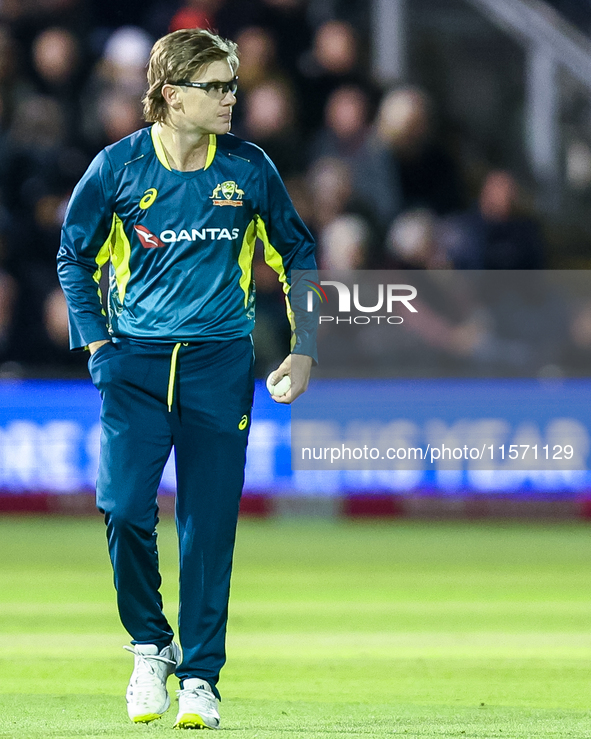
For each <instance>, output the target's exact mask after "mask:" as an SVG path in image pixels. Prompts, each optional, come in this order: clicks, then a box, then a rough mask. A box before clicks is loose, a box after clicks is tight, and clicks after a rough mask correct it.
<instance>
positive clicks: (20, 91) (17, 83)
mask: <svg viewBox="0 0 591 739" xmlns="http://www.w3.org/2000/svg"><path fill="white" fill-rule="evenodd" d="M18 57H19V46H18V44H17V42H16V41H15V40H14V38H13V37H12V35H11V33H10V30H9V28H8V26H6V25H0V129H1V130H2V131H6V129H7V128H8V127H9V126H10V122H11V120H12V115H13V113H14V108H15V107H16V105H17V103H18V101H19V100H21V99H22V97H23V96H24V95H25V94H28V93H30V92H31V86H30V84H29V83H28V82H27V81H26V80H25V79H23V77H22V75H21V74H20V70H19V64H18Z"/></svg>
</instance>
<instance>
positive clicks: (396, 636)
mask: <svg viewBox="0 0 591 739" xmlns="http://www.w3.org/2000/svg"><path fill="white" fill-rule="evenodd" d="M159 538H160V547H161V561H162V569H163V576H164V588H163V595H164V599H165V604H166V609H167V611H168V612H169V615H170V618H171V619H173V620H174V613H175V598H176V577H177V576H176V541H175V536H174V530H173V525H172V522H170V521H164V522H163V523H162V524H161V526H160V537H159ZM590 586H591V531H590V530H589V528H587V527H586V526H585V525H584V524H573V525H565V524H558V525H555V526H552V525H546V526H540V525H536V526H527V525H517V524H512V525H503V526H496V525H493V524H487V525H478V524H467V523H458V524H428V525H425V524H412V523H394V524H382V523H378V524H374V523H354V522H349V523H346V522H345V523H342V522H340V523H335V522H326V523H324V522H308V523H306V522H291V523H290V522H285V523H281V522H273V521H267V522H250V521H246V522H242V523H241V524H240V528H239V534H238V545H237V552H236V561H235V572H234V579H233V586H232V602H231V618H230V624H229V637H228V657H229V661H228V665H227V667H226V668H225V670H224V673H223V676H222V681H221V684H220V688H221V690H222V693H223V696H224V701H223V703H222V720H223V726H224V729H225V731H226V732H227V733H229V734H233V735H235V736H236V737H240V739H242V738H244V739H251V738H254V737H260V738H261V739H262V738H265V739H271V738H275V737H286V738H287V737H289V738H290V739H296V738H298V737H306V738H307V739H310V738H316V737H318V738H320V737H322V738H323V739H338V738H340V737H345V736H346V737H351V736H374V737H382V736H384V737H386V736H393V735H396V736H409V737H431V736H433V737H445V736H449V737H455V736H457V737H519V738H522V737H523V738H524V739H526V738H527V739H531V738H532V737H536V738H537V737H567V736H572V737H591V712H590V711H589V710H588V709H589V707H590V706H591V628H590V627H591V587H590ZM126 641H127V636H126V634H125V633H124V632H123V630H122V628H121V626H120V625H119V622H118V618H117V615H116V612H115V605H114V593H113V590H112V584H111V573H110V569H109V564H108V559H107V554H106V546H105V543H104V532H103V526H102V521H101V520H100V518H98V517H97V518H96V519H86V520H76V519H55V518H46V519H30V518H4V519H0V739H1V738H3V737H14V738H15V739H17V738H18V739H21V737H22V738H23V739H27V738H28V737H31V739H37V738H38V737H39V738H41V737H56V738H57V737H95V736H105V737H126V736H131V735H136V736H137V735H138V732H139V733H140V734H141V735H142V736H144V735H147V734H146V732H147V733H149V734H150V735H152V734H158V735H161V734H164V735H170V732H171V726H172V723H173V719H174V706H173V708H171V710H170V711H169V713H168V714H166V716H165V717H164V718H163V719H162V720H161V721H158V722H156V723H155V724H153V725H150V726H148V727H137V726H133V725H131V724H129V723H128V721H127V716H126V712H125V705H124V700H123V697H122V696H123V694H124V692H125V687H126V684H127V680H128V677H129V673H130V669H131V661H130V658H129V655H128V654H126V653H125V652H124V651H123V650H122V649H121V645H122V644H124V643H126ZM175 687H176V685H175V681H174V680H173V679H171V680H170V682H169V689H170V690H171V691H173V690H174V688H175ZM173 736H174V735H173Z"/></svg>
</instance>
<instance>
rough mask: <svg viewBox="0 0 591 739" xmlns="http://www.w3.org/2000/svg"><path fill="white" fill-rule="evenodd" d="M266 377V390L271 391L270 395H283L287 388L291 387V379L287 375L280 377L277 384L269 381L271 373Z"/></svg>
mask: <svg viewBox="0 0 591 739" xmlns="http://www.w3.org/2000/svg"><path fill="white" fill-rule="evenodd" d="M272 374H273V373H272V372H271V374H270V375H269V377H267V390H268V391H269V392H270V393H271V395H285V393H286V392H287V391H288V390H289V388H290V387H291V379H290V377H289V375H285V377H282V378H281V379H280V380H279V382H278V383H277V384H275V385H274V384H273V382H272V381H271V375H272Z"/></svg>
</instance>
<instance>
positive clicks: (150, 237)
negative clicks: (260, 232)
mask: <svg viewBox="0 0 591 739" xmlns="http://www.w3.org/2000/svg"><path fill="white" fill-rule="evenodd" d="M133 228H134V230H135V232H136V234H137V235H138V237H139V240H140V242H141V244H142V246H143V247H144V248H145V249H154V248H156V247H163V246H166V245H167V244H176V243H177V242H178V241H198V240H199V241H206V240H208V239H209V240H211V241H223V240H224V239H226V240H228V241H235V240H236V239H237V238H238V236H239V234H240V229H238V228H233V229H232V230H231V231H230V230H228V229H227V228H191V229H187V228H183V229H181V230H180V231H173V230H172V229H171V228H169V229H166V231H162V233H161V234H160V236H159V237H158V236H155V235H154V234H153V233H151V232H150V231H148V229H147V228H145V227H144V226H134V227H133Z"/></svg>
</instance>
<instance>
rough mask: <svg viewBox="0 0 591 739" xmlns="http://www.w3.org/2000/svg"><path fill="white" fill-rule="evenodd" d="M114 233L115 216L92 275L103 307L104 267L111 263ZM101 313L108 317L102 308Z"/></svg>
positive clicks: (97, 256)
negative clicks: (102, 280) (102, 282)
mask: <svg viewBox="0 0 591 739" xmlns="http://www.w3.org/2000/svg"><path fill="white" fill-rule="evenodd" d="M114 231H115V216H113V221H112V222H111V230H110V232H109V235H108V236H107V238H106V239H105V243H104V244H103V245H102V246H101V248H100V249H99V252H98V254H97V255H96V257H95V258H94V261H95V262H96V270H95V272H94V274H93V275H92V279H93V280H94V281H95V282H96V284H97V286H98V287H97V290H96V292H97V295H98V296H99V301H100V304H101V306H102V304H103V295H102V293H101V285H100V282H101V275H102V274H103V267H104V266H105V264H106V263H107V262H108V261H109V256H110V251H111V250H110V244H111V238H112V236H113V233H114ZM101 313H102V314H103V316H105V315H106V313H105V309H104V308H102V307H101Z"/></svg>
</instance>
